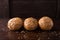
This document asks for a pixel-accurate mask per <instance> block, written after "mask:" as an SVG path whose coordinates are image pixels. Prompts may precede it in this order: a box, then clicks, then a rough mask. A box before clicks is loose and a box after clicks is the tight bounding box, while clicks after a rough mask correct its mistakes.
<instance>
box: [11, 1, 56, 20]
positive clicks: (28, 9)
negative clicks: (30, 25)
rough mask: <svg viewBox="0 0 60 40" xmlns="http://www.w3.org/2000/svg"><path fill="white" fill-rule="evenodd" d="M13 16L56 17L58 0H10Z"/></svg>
mask: <svg viewBox="0 0 60 40" xmlns="http://www.w3.org/2000/svg"><path fill="white" fill-rule="evenodd" d="M10 1H11V4H10V5H11V17H14V16H19V17H31V16H32V17H36V18H39V17H41V16H49V17H52V18H53V19H54V18H55V17H56V0H33V1H32V0H10Z"/></svg>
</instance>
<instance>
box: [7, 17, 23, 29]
mask: <svg viewBox="0 0 60 40" xmlns="http://www.w3.org/2000/svg"><path fill="white" fill-rule="evenodd" d="M22 24H23V21H22V19H21V18H19V17H15V18H12V19H10V20H9V21H8V24H7V25H8V28H9V29H10V30H18V29H20V28H21V26H22Z"/></svg>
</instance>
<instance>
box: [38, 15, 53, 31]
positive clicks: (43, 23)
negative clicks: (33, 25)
mask: <svg viewBox="0 0 60 40" xmlns="http://www.w3.org/2000/svg"><path fill="white" fill-rule="evenodd" d="M38 23H39V26H40V28H41V29H42V30H51V29H52V27H53V21H52V19H51V18H49V17H47V16H45V17H42V18H41V19H40V20H39V22H38Z"/></svg>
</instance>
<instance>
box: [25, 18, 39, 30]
mask: <svg viewBox="0 0 60 40" xmlns="http://www.w3.org/2000/svg"><path fill="white" fill-rule="evenodd" d="M37 25H38V23H37V20H36V19H35V18H32V17H30V18H27V19H25V21H24V28H25V29H27V30H35V29H36V28H37Z"/></svg>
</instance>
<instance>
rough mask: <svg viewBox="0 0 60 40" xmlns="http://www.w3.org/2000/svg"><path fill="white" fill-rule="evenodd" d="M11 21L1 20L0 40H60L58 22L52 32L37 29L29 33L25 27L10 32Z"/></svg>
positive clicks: (59, 24) (59, 25)
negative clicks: (8, 24)
mask: <svg viewBox="0 0 60 40" xmlns="http://www.w3.org/2000/svg"><path fill="white" fill-rule="evenodd" d="M8 20H9V19H0V40H60V21H59V20H56V21H55V22H54V23H55V24H54V27H53V28H52V30H50V31H43V30H41V29H39V28H37V29H36V30H34V31H27V30H25V29H24V28H23V27H22V28H21V29H20V30H18V31H10V30H9V29H8V28H7V22H8Z"/></svg>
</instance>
